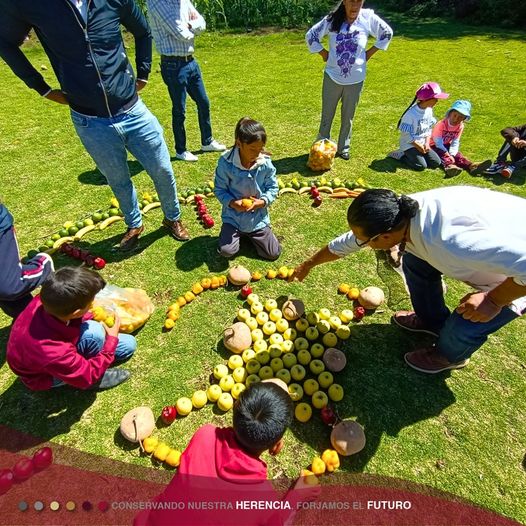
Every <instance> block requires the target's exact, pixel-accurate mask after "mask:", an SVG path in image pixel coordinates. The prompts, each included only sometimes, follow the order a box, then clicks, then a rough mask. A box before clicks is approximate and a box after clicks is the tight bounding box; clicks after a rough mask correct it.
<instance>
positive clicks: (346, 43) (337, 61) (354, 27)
mask: <svg viewBox="0 0 526 526" xmlns="http://www.w3.org/2000/svg"><path fill="white" fill-rule="evenodd" d="M330 26H331V23H330V22H329V20H328V19H327V17H325V18H324V19H322V20H320V22H318V23H317V24H316V25H314V26H312V27H311V28H310V29H309V30H308V31H307V34H306V35H305V40H306V41H307V45H308V46H309V51H310V52H311V53H319V52H320V51H321V50H322V49H323V45H322V44H321V40H322V38H323V37H324V36H325V35H327V34H328V35H329V58H328V60H327V63H326V66H325V73H327V75H329V77H330V78H331V79H332V80H333V81H334V82H336V83H337V84H357V83H358V82H363V81H364V80H365V70H366V62H367V61H366V60H365V51H366V47H367V39H368V38H369V36H370V35H371V36H374V37H375V38H376V42H375V43H374V47H377V48H378V49H382V50H384V51H385V50H386V49H387V48H388V47H389V43H390V42H391V38H393V30H392V29H391V28H390V27H389V25H388V24H387V23H386V22H384V21H383V20H382V19H381V18H380V17H379V16H378V15H375V13H374V11H373V10H372V9H361V10H360V14H359V15H358V17H357V18H356V20H355V21H354V22H353V23H352V24H351V25H349V24H348V23H347V22H344V23H343V24H342V26H341V28H340V31H339V32H338V33H336V32H334V31H330Z"/></svg>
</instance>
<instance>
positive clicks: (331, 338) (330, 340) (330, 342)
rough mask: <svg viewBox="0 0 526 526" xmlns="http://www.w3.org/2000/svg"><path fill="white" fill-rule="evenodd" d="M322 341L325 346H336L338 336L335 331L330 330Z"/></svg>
mask: <svg viewBox="0 0 526 526" xmlns="http://www.w3.org/2000/svg"><path fill="white" fill-rule="evenodd" d="M322 342H323V345H325V347H336V345H337V344H338V337H337V336H336V334H334V333H333V332H328V333H327V334H324V335H323V338H322Z"/></svg>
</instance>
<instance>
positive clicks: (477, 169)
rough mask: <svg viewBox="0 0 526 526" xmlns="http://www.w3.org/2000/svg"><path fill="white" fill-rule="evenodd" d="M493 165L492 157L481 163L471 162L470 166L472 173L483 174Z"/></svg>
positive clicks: (469, 170)
mask: <svg viewBox="0 0 526 526" xmlns="http://www.w3.org/2000/svg"><path fill="white" fill-rule="evenodd" d="M490 166H491V159H486V160H485V161H482V162H480V163H471V164H470V165H469V168H468V172H469V174H470V175H482V174H483V173H484V172H485V171H486V170H487V169H488V168H489V167H490Z"/></svg>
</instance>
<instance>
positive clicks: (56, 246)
mask: <svg viewBox="0 0 526 526" xmlns="http://www.w3.org/2000/svg"><path fill="white" fill-rule="evenodd" d="M79 232H80V230H79ZM74 240H75V238H74V237H73V236H65V237H61V238H60V239H57V240H56V241H55V243H54V244H53V248H52V249H50V250H57V249H59V248H60V246H61V245H63V244H64V243H70V242H71V241H74Z"/></svg>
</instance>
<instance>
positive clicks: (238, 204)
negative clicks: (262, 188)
mask: <svg viewBox="0 0 526 526" xmlns="http://www.w3.org/2000/svg"><path fill="white" fill-rule="evenodd" d="M228 206H229V207H230V208H233V209H234V210H235V211H236V212H246V211H247V209H246V208H245V207H244V206H243V200H242V199H237V200H235V199H232V201H230V203H229V204H228Z"/></svg>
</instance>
